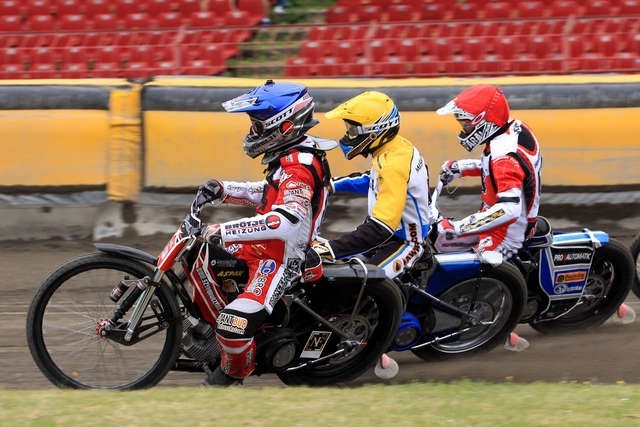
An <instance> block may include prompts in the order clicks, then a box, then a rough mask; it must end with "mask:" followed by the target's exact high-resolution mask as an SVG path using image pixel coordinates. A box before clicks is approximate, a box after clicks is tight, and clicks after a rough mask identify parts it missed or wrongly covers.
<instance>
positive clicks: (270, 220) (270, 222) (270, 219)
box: [266, 215, 280, 230]
mask: <svg viewBox="0 0 640 427" xmlns="http://www.w3.org/2000/svg"><path fill="white" fill-rule="evenodd" d="M266 224H267V227H269V228H270V229H272V230H275V229H276V228H278V227H280V217H279V216H278V215H269V216H267V218H266Z"/></svg>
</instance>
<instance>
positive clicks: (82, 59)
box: [62, 46, 87, 64]
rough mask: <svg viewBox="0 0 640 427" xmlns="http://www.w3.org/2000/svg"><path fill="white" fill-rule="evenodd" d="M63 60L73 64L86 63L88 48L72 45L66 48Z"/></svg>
mask: <svg viewBox="0 0 640 427" xmlns="http://www.w3.org/2000/svg"><path fill="white" fill-rule="evenodd" d="M62 60H63V62H64V63H72V64H80V63H86V60H87V49H86V48H84V47H81V46H70V47H68V48H66V49H64V54H63V58H62Z"/></svg>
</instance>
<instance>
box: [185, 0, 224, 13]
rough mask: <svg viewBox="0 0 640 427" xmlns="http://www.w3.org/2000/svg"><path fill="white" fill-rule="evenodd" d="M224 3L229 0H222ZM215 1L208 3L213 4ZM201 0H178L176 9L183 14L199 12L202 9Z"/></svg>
mask: <svg viewBox="0 0 640 427" xmlns="http://www.w3.org/2000/svg"><path fill="white" fill-rule="evenodd" d="M223 1H224V2H225V3H227V4H228V3H229V0H223ZM215 3H217V1H211V2H209V4H215ZM201 7H202V2H201V1H200V0H179V1H178V2H177V4H176V10H177V11H178V12H180V13H181V14H182V15H183V16H191V14H192V13H194V12H200V11H201V10H202V9H201ZM214 10H217V9H214Z"/></svg>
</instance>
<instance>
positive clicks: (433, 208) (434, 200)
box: [429, 180, 444, 224]
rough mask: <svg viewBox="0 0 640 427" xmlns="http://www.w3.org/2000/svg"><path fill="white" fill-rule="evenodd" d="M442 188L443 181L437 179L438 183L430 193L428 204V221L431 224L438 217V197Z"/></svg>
mask: <svg viewBox="0 0 640 427" xmlns="http://www.w3.org/2000/svg"><path fill="white" fill-rule="evenodd" d="M443 188H444V183H443V182H442V181H440V180H438V184H437V185H436V188H434V189H433V192H432V193H431V203H430V204H429V223H430V224H433V223H435V222H436V221H438V220H439V219H440V210H439V209H438V198H439V197H440V194H441V193H442V189H443Z"/></svg>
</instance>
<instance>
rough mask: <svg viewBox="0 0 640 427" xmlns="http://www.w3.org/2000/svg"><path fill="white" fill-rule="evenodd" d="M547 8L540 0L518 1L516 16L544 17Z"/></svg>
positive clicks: (525, 17)
mask: <svg viewBox="0 0 640 427" xmlns="http://www.w3.org/2000/svg"><path fill="white" fill-rule="evenodd" d="M547 15H548V8H547V7H546V6H545V4H544V2H542V1H540V0H525V1H520V2H518V18H520V19H528V18H545V17H547Z"/></svg>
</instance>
